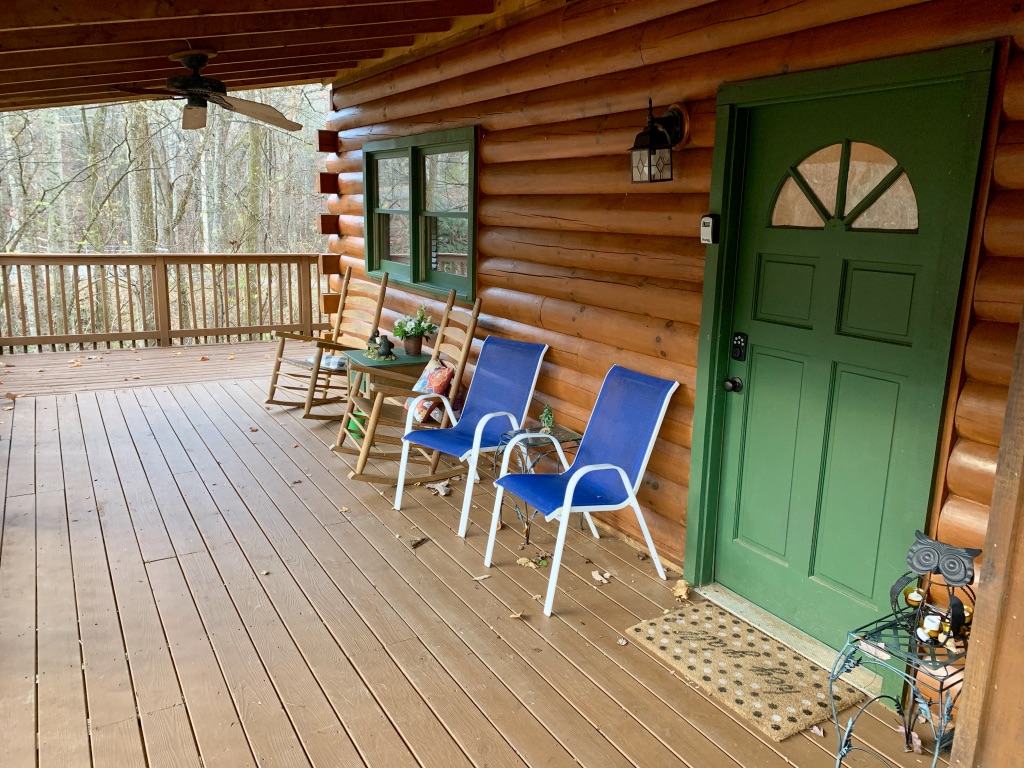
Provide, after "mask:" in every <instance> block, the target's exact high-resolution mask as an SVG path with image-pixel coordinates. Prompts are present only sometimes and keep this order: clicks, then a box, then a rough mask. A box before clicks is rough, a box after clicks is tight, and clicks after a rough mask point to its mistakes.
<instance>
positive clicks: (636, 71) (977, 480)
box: [322, 0, 1024, 563]
mask: <svg viewBox="0 0 1024 768" xmlns="http://www.w3.org/2000/svg"><path fill="white" fill-rule="evenodd" d="M1022 17H1024V13H1021V12H1020V10H1019V6H1016V5H1012V4H1011V3H1009V2H995V1H994V0H981V2H977V3H972V5H971V12H970V13H964V6H963V3H962V2H959V0H934V1H933V2H924V3H922V2H918V1H917V0H864V1H863V2H858V3H850V2H847V1H846V0H821V1H820V2H815V3H803V2H793V0H721V1H720V2H707V1H706V0H705V1H703V2H702V1H701V0H688V1H681V0H670V1H669V0H645V2H617V3H616V2H609V0H580V1H579V2H575V3H572V4H569V5H567V6H566V7H564V8H561V9H559V10H556V11H553V12H551V13H549V14H546V15H544V16H541V17H538V18H535V19H531V20H529V21H526V22H524V23H522V24H518V25H514V26H510V27H507V28H505V29H502V30H501V31H498V32H493V33H490V34H488V35H487V36H485V37H482V38H480V39H477V40H473V41H471V42H467V43H463V44H461V45H459V46H458V47H456V48H453V49H451V50H449V51H445V52H443V53H438V54H433V55H430V56H428V57H425V58H423V59H422V60H419V61H416V62H412V63H408V64H404V65H402V66H399V67H396V68H394V69H390V70H386V71H383V72H377V73H373V74H369V75H365V76H361V78H362V79H357V80H354V81H352V82H344V81H338V82H336V83H335V93H334V106H335V109H336V111H335V112H334V113H332V115H331V116H330V119H329V121H328V124H327V128H328V130H329V131H331V132H336V133H337V139H338V146H337V150H338V151H337V153H336V154H332V155H330V156H329V158H328V163H327V171H328V173H329V174H332V175H334V174H336V175H337V194H333V195H331V197H330V198H329V201H328V210H329V215H328V216H327V217H325V219H324V220H323V221H322V227H323V230H324V232H325V234H328V235H330V236H329V238H328V249H329V251H330V253H331V254H334V255H337V256H338V257H339V259H338V261H339V266H338V267H337V268H338V269H339V270H341V269H343V268H344V267H345V266H348V265H351V266H352V267H353V268H354V269H355V270H361V269H362V268H363V258H364V252H363V218H362V213H363V199H362V174H361V170H362V155H361V149H360V148H361V146H362V144H363V143H364V142H365V141H372V140H375V139H380V138H387V137H393V136H403V135H411V134H415V133H423V132H427V131H433V130H439V129H444V128H455V127H459V126H463V125H471V124H476V125H478V126H480V134H481V138H480V144H479V175H478V179H479V200H478V207H477V211H478V238H477V248H478V278H477V290H478V295H479V296H480V297H481V298H482V299H483V314H482V315H481V322H480V325H479V331H478V333H479V334H480V335H481V336H483V335H486V334H498V335H502V336H509V337H513V338H520V339H527V340H532V341H542V342H545V343H548V344H549V345H550V346H551V349H550V351H549V353H548V356H547V358H546V362H545V364H544V369H543V371H542V375H541V378H540V381H539V383H538V388H537V394H536V398H535V403H534V414H536V412H537V411H539V409H540V408H541V407H542V405H543V404H544V403H549V404H550V405H551V406H552V408H553V409H554V411H555V414H556V418H557V419H558V420H559V421H561V422H563V423H565V424H567V425H569V426H572V427H575V428H582V427H583V426H584V425H585V423H586V420H587V417H588V414H589V412H590V409H591V407H592V406H593V403H594V399H595V396H596V393H597V391H598V389H599V387H600V383H601V379H602V377H603V376H604V374H605V373H606V372H607V370H608V368H609V366H611V365H612V364H613V363H620V364H623V365H626V366H629V367H633V368H636V369H638V370H642V371H645V372H648V373H652V374H655V375H660V376H664V377H667V378H672V379H676V380H678V381H680V382H681V384H682V386H681V387H680V389H679V391H678V392H677V394H676V396H675V398H674V400H673V403H672V406H671V408H670V410H669V413H668V417H667V419H666V422H665V426H664V427H663V429H662V432H661V436H660V438H659V440H658V443H657V445H656V447H655V452H654V455H653V457H652V460H651V463H650V467H649V471H648V475H647V477H646V478H645V481H644V484H643V487H642V489H641V493H640V498H641V502H642V503H643V504H644V505H645V507H646V511H647V513H648V520H649V521H650V523H651V527H652V533H653V534H654V536H655V539H656V542H657V544H658V547H659V549H660V551H661V552H662V553H663V555H664V556H666V557H667V559H669V560H672V561H674V562H676V563H679V562H681V561H682V557H683V552H684V549H685V546H684V539H685V526H686V496H687V486H688V485H689V469H690V466H689V465H690V462H689V457H690V440H691V426H692V421H693V396H694V382H695V375H696V371H695V364H696V355H697V340H698V333H699V327H698V324H699V315H700V303H701V288H702V277H703V255H704V249H703V247H702V246H701V245H700V244H699V242H698V239H697V235H698V222H699V218H700V216H701V214H703V213H704V212H705V210H706V208H707V205H708V190H709V187H710V176H711V155H712V152H713V138H714V99H715V93H716V90H717V88H718V86H719V85H720V84H722V83H724V82H732V81H741V80H749V79H754V78H759V77H765V76H770V75H776V74H780V73H785V72H796V71H805V70H811V69H820V68H825V67H831V66H838V65H842V64H848V63H853V62H858V61H866V60H870V59H874V58H880V57H883V56H891V55H898V54H902V53H913V52H918V51H924V50H930V49H935V48H942V47H947V46H953V45H959V44H964V43H969V42H975V41H980V40H987V39H993V38H1005V37H1008V38H1012V40H1013V47H1014V50H1016V49H1017V48H1019V46H1020V45H1021V43H1022V42H1024V18H1022ZM648 96H650V97H652V98H653V100H654V104H655V110H656V113H658V114H660V111H661V110H663V109H664V107H665V105H667V104H669V103H671V102H675V101H682V100H684V101H686V102H687V103H688V105H689V106H690V110H691V114H692V117H693V124H692V138H691V140H690V142H689V144H688V145H686V147H684V148H683V149H681V150H679V151H677V153H676V173H675V176H676V178H675V180H674V181H673V182H671V183H666V184H653V185H647V186H639V185H632V184H631V183H630V181H629V163H628V154H627V149H628V147H629V146H630V145H631V143H632V140H633V137H634V136H635V134H636V133H637V132H638V131H639V130H640V129H641V128H642V126H643V124H644V121H645V110H644V109H643V107H644V106H645V105H646V102H647V98H648ZM1004 115H1005V125H1004V126H1003V128H1002V130H1001V132H1000V139H999V146H998V152H997V154H996V161H995V183H994V185H993V194H992V196H991V205H990V206H989V213H988V217H987V220H986V222H985V231H984V250H983V253H982V254H981V261H980V269H979V270H978V277H977V284H976V286H968V290H973V295H974V300H973V310H972V311H973V315H972V318H971V325H970V328H969V335H968V337H967V344H966V349H965V352H964V354H963V359H964V371H965V373H966V380H965V381H964V383H963V386H962V391H960V377H957V378H956V379H954V381H953V382H952V384H953V386H952V387H951V389H952V396H953V397H957V404H956V408H955V429H956V431H955V435H951V439H950V441H949V443H950V445H951V446H952V454H951V456H950V457H949V462H948V487H949V495H948V498H946V494H945V489H943V492H942V493H941V494H940V497H939V498H942V499H944V501H943V502H942V504H941V514H940V515H936V516H933V517H935V518H936V519H937V522H935V521H933V528H937V530H938V533H939V535H940V536H942V537H944V538H946V539H947V540H949V541H951V542H952V543H956V544H964V545H966V544H971V545H978V546H980V544H979V542H980V541H981V539H982V538H983V537H984V531H985V527H986V522H987V510H988V506H987V505H988V503H989V499H990V496H991V490H992V483H993V478H994V470H995V456H996V451H997V448H998V443H999V434H1000V427H1001V424H1002V420H1003V413H1004V411H1005V403H1006V392H1007V384H1008V381H1009V376H1010V369H1011V367H1012V362H1011V361H1012V351H1013V341H1014V339H1015V337H1016V330H1017V323H1018V322H1019V318H1020V314H1021V306H1022V303H1024V122H1019V121H1024V58H1020V57H1018V58H1016V59H1014V62H1013V65H1012V66H1011V72H1010V74H1009V76H1008V79H1007V86H1006V96H1005V100H1004ZM329 148H331V149H333V148H334V147H329ZM421 301H422V297H421V296H419V295H416V294H414V293H412V292H410V291H405V290H402V289H401V288H400V287H398V286H395V287H393V288H391V287H389V300H388V304H389V314H388V317H387V319H386V321H385V327H389V323H390V321H391V320H393V319H394V318H396V317H397V316H398V314H400V313H404V312H408V311H411V310H412V309H414V308H415V307H416V306H418V305H419V303H421ZM427 303H428V306H433V307H435V308H436V307H438V306H439V305H438V304H437V303H432V302H431V301H429V300H428V301H427ZM951 410H952V406H951ZM624 427H625V424H624ZM651 513H653V514H651ZM607 522H609V523H610V524H611V525H612V527H614V528H616V529H618V530H619V531H621V532H623V533H625V534H627V535H630V536H633V535H634V533H635V528H634V526H635V524H634V523H633V522H632V521H631V520H630V519H629V517H628V516H626V515H624V514H623V515H618V516H613V518H612V519H610V520H607Z"/></svg>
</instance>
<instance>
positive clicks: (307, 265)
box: [299, 254, 341, 336]
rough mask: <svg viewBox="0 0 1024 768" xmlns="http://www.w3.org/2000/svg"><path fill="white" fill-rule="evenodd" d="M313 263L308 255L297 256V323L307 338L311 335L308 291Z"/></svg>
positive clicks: (310, 297)
mask: <svg viewBox="0 0 1024 768" xmlns="http://www.w3.org/2000/svg"><path fill="white" fill-rule="evenodd" d="M315 263H316V262H314V261H313V260H312V259H311V258H310V257H309V255H308V254H303V255H301V256H299V322H300V323H301V324H302V332H303V333H304V334H305V335H307V336H312V335H313V292H312V290H311V289H310V282H311V275H310V270H311V268H312V265H313V264H315ZM318 274H319V273H318ZM338 311H339V312H340V311H341V309H340V308H339V309H338Z"/></svg>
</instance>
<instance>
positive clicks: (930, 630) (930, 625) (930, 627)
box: [921, 614, 942, 639]
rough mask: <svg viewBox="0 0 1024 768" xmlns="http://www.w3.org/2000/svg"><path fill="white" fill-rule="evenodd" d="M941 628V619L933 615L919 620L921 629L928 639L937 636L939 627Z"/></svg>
mask: <svg viewBox="0 0 1024 768" xmlns="http://www.w3.org/2000/svg"><path fill="white" fill-rule="evenodd" d="M940 626H942V619H941V618H940V617H938V616H936V615H935V614H931V615H929V616H925V617H924V619H922V620H921V627H922V628H923V629H924V631H925V632H926V633H927V634H928V637H930V638H932V639H934V638H936V637H938V636H939V627H940Z"/></svg>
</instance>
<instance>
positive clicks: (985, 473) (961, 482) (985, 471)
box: [946, 438, 999, 506]
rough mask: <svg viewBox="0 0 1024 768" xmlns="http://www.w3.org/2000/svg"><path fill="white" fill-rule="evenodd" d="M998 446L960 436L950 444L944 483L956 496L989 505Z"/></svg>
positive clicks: (994, 476)
mask: <svg viewBox="0 0 1024 768" xmlns="http://www.w3.org/2000/svg"><path fill="white" fill-rule="evenodd" d="M998 458H999V448H997V447H996V446H994V445H985V444H984V443H976V442H974V441H973V440H965V439H962V438H961V439H960V440H957V441H956V445H954V446H953V452H952V453H951V454H950V457H949V464H948V466H947V468H946V484H947V485H948V486H949V490H950V491H951V492H952V493H955V494H956V495H957V496H962V497H963V498H965V499H970V500H971V501H973V502H976V503H978V504H984V505H986V506H988V505H989V504H990V503H991V502H992V487H993V485H994V484H995V481H996V461H997V459H998Z"/></svg>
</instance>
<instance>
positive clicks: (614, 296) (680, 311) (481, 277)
mask: <svg viewBox="0 0 1024 768" xmlns="http://www.w3.org/2000/svg"><path fill="white" fill-rule="evenodd" d="M477 283H478V285H479V286H480V287H481V288H484V287H495V288H508V289H509V290H513V291H521V292H523V293H528V294H532V295H534V296H545V297H549V298H554V299H562V300H564V301H571V302H576V303H579V304H586V305H589V306H593V307H604V308H606V309H617V310H620V311H623V312H632V313H634V314H638V315H647V316H649V317H659V318H664V319H666V320H678V321H680V322H684V323H690V324H692V325H699V324H700V304H701V294H700V293H699V292H697V291H694V290H692V286H691V285H689V284H686V283H677V282H675V281H667V280H663V281H661V283H662V284H660V285H659V284H657V283H656V282H655V281H653V280H651V279H648V278H645V277H639V276H636V275H621V274H615V273H612V272H591V271H589V270H584V269H571V268H569V267H556V266H549V265H545V264H536V263H532V262H528V261H519V260H517V259H498V258H487V259H481V260H480V262H479V263H478V264H477Z"/></svg>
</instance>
